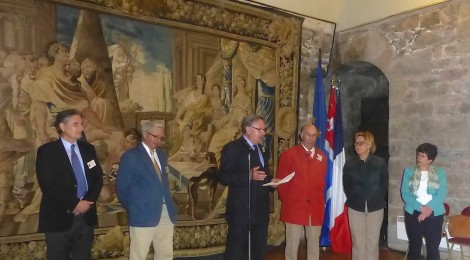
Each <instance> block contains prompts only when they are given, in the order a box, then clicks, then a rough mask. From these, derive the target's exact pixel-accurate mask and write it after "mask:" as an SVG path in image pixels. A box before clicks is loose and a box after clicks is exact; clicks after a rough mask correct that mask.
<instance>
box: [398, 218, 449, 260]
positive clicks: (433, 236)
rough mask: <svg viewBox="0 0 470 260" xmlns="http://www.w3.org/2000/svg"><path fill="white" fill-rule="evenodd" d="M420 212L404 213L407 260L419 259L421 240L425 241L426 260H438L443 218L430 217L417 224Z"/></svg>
mask: <svg viewBox="0 0 470 260" xmlns="http://www.w3.org/2000/svg"><path fill="white" fill-rule="evenodd" d="M419 214H420V212H418V211H414V212H413V214H409V213H408V212H406V211H405V228H406V234H407V235H408V240H409V246H408V259H409V260H417V259H421V246H422V244H423V240H422V238H423V237H424V240H425V241H426V259H427V260H439V259H440V256H439V244H440V242H441V235H442V224H443V222H444V216H443V215H440V216H434V215H431V216H429V217H427V218H426V219H425V220H424V221H422V222H419V221H418V216H419Z"/></svg>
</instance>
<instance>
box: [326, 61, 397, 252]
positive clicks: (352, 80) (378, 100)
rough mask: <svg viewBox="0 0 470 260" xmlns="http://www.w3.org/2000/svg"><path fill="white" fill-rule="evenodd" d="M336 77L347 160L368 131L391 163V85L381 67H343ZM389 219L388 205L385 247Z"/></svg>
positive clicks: (364, 64)
mask: <svg viewBox="0 0 470 260" xmlns="http://www.w3.org/2000/svg"><path fill="white" fill-rule="evenodd" d="M332 77H333V78H334V79H335V81H336V80H337V79H338V78H339V79H340V80H341V86H340V91H341V102H342V113H343V130H344V148H345V152H346V159H348V158H351V156H353V155H354V154H355V152H354V147H353V135H354V133H355V132H357V131H365V130H367V131H370V132H371V133H372V134H373V135H374V138H375V141H376V144H377V150H376V152H375V154H376V155H378V156H380V157H382V158H384V159H385V160H386V161H387V162H388V159H389V157H390V153H389V146H388V129H389V127H388V124H389V123H388V120H389V106H388V104H389V102H388V97H389V82H388V79H387V77H386V76H385V74H384V73H383V72H382V71H381V70H380V69H379V68H378V67H376V66H375V65H373V64H371V63H369V62H365V61H354V62H349V63H346V64H342V65H341V66H339V67H337V68H336V69H335V70H334V71H333V73H332ZM330 82H331V78H330ZM387 196H388V195H387ZM387 201H388V198H387ZM387 219H388V203H387V206H386V207H385V212H384V221H383V223H382V230H381V234H380V235H381V236H380V242H381V244H383V245H385V244H386V242H387V227H388V221H387Z"/></svg>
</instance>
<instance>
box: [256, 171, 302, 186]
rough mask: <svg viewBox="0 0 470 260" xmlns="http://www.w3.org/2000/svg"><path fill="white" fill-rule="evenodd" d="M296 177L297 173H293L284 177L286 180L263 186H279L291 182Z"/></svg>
mask: <svg viewBox="0 0 470 260" xmlns="http://www.w3.org/2000/svg"><path fill="white" fill-rule="evenodd" d="M294 175H295V172H292V173H291V174H289V175H287V176H286V177H284V179H282V180H280V181H278V182H268V183H265V184H263V186H279V185H281V184H283V183H286V182H289V181H290V180H291V179H292V178H293V177H294Z"/></svg>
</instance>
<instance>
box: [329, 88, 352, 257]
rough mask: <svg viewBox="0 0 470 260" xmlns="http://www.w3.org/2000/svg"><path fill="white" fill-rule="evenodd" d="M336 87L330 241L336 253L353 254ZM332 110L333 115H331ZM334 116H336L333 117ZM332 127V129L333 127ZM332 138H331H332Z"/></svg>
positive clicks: (332, 96)
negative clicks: (344, 187) (345, 191)
mask: <svg viewBox="0 0 470 260" xmlns="http://www.w3.org/2000/svg"><path fill="white" fill-rule="evenodd" d="M334 89H335V87H334V86H333V85H332V86H331V94H330V105H329V110H328V132H327V136H328V137H330V135H329V134H328V133H329V132H330V128H333V129H332V130H331V132H333V136H334V139H333V144H334V146H333V147H334V149H333V156H332V161H333V163H332V169H331V178H330V179H331V186H330V188H329V189H328V192H327V201H328V202H327V204H330V214H329V215H330V217H331V218H330V220H329V227H330V239H331V249H332V250H333V252H335V253H351V246H352V243H351V233H350V230H349V220H348V207H347V206H346V205H345V202H346V195H345V194H344V190H343V166H344V163H345V153H344V140H343V120H342V114H341V97H340V92H339V91H338V92H337V93H336V94H337V101H336V100H335V90H334ZM330 110H332V113H330ZM332 114H334V115H332ZM331 126H332V127H331ZM330 138H331V137H330Z"/></svg>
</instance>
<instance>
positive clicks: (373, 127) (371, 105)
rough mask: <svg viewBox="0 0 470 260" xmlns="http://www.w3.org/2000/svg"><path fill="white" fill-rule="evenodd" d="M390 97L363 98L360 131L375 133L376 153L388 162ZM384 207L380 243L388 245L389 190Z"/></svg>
mask: <svg viewBox="0 0 470 260" xmlns="http://www.w3.org/2000/svg"><path fill="white" fill-rule="evenodd" d="M388 118H389V117H388V97H380V98H362V100H361V125H360V126H359V129H358V130H360V131H365V130H367V131H369V132H371V133H372V134H373V135H374V139H375V143H376V146H377V149H376V151H375V153H374V154H375V155H377V156H380V157H382V158H384V159H385V161H386V162H387V164H388V159H389V158H390V153H389V151H388ZM386 202H387V203H386V204H385V208H384V219H383V222H382V228H381V229H380V245H381V246H386V245H387V237H388V234H387V228H388V192H387V197H386Z"/></svg>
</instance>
